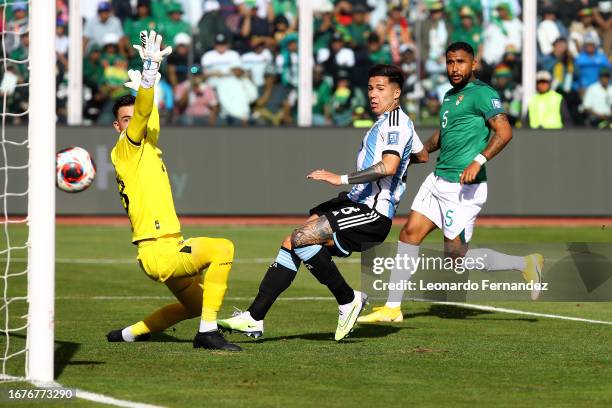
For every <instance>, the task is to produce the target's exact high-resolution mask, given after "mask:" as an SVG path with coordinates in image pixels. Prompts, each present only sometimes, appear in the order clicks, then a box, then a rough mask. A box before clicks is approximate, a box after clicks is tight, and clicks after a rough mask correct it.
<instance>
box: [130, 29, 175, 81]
mask: <svg viewBox="0 0 612 408" xmlns="http://www.w3.org/2000/svg"><path fill="white" fill-rule="evenodd" d="M161 43H162V36H161V35H159V34H157V33H156V32H155V31H153V30H151V31H150V32H149V35H147V32H146V31H141V32H140V45H138V44H136V45H134V46H133V47H134V48H135V49H136V50H137V51H138V54H139V55H140V58H141V59H142V79H141V82H140V84H141V86H142V87H143V88H151V87H152V86H154V85H155V80H156V77H157V71H159V66H160V65H161V62H162V61H163V60H164V58H165V57H167V56H168V55H170V54H171V53H172V47H166V48H164V49H163V50H162V49H161Z"/></svg>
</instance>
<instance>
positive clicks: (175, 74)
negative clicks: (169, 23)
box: [166, 33, 200, 88]
mask: <svg viewBox="0 0 612 408" xmlns="http://www.w3.org/2000/svg"><path fill="white" fill-rule="evenodd" d="M172 42H173V43H174V49H173V50H172V54H170V55H169V56H168V62H167V65H166V69H167V72H168V74H167V79H168V82H169V83H170V85H171V86H172V87H173V88H174V87H176V86H178V85H179V84H180V83H183V82H185V81H186V80H187V79H188V76H189V70H190V66H191V63H190V55H189V52H190V50H191V36H189V34H187V33H178V34H177V35H175V36H174V39H173V41H172ZM198 72H200V71H198Z"/></svg>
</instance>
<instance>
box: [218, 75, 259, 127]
mask: <svg viewBox="0 0 612 408" xmlns="http://www.w3.org/2000/svg"><path fill="white" fill-rule="evenodd" d="M230 72H231V75H228V76H225V77H223V78H222V79H221V81H220V82H219V85H218V86H217V95H218V97H219V104H220V105H221V114H220V116H221V118H224V119H225V120H226V121H227V124H228V125H233V124H235V123H240V124H242V126H247V125H248V124H249V117H250V116H251V104H252V103H253V102H255V100H256V99H257V87H256V86H255V84H254V83H253V82H252V81H251V79H250V78H249V77H248V75H247V73H246V71H245V70H244V69H243V68H242V67H241V66H240V63H238V64H235V65H233V66H231V67H230Z"/></svg>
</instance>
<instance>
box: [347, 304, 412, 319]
mask: <svg viewBox="0 0 612 408" xmlns="http://www.w3.org/2000/svg"><path fill="white" fill-rule="evenodd" d="M373 310H374V311H373V312H372V313H370V314H367V315H365V316H361V317H359V318H358V319H357V323H378V322H394V323H398V322H401V321H402V320H404V315H403V314H402V309H401V307H400V306H398V307H389V306H378V307H375V308H374V309H373Z"/></svg>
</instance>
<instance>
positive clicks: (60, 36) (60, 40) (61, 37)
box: [55, 20, 70, 83]
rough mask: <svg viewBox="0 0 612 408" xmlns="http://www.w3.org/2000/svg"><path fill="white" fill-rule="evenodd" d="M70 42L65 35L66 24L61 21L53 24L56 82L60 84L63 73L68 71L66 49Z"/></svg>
mask: <svg viewBox="0 0 612 408" xmlns="http://www.w3.org/2000/svg"><path fill="white" fill-rule="evenodd" d="M69 45H70V40H68V36H67V35H66V24H65V23H64V22H63V21H62V20H58V21H57V22H56V23H55V53H56V56H57V66H58V71H59V72H58V77H57V82H58V83H59V82H62V80H63V78H64V73H65V72H66V71H67V70H68V48H69Z"/></svg>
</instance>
